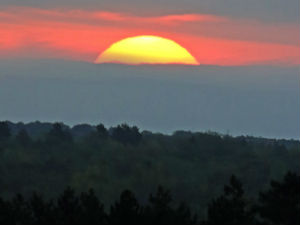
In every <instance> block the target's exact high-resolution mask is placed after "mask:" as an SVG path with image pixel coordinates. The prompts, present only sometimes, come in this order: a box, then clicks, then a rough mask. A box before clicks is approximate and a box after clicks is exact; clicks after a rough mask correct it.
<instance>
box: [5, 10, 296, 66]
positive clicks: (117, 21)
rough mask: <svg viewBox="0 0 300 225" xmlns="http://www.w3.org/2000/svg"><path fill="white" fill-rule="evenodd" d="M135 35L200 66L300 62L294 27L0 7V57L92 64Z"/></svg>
mask: <svg viewBox="0 0 300 225" xmlns="http://www.w3.org/2000/svg"><path fill="white" fill-rule="evenodd" d="M136 35H158V36H162V37H165V38H169V39H172V40H174V41H176V42H178V43H179V44H180V45H182V46H183V47H185V48H186V49H187V50H188V51H189V52H190V53H191V54H192V55H193V56H194V57H195V58H196V59H197V60H198V62H199V63H200V64H214V65H250V64H272V65H273V64H276V65H278V64H279V65H292V66H293V65H299V64H300V46H299V44H300V37H299V35H300V31H299V27H298V25H297V24H291V23H280V24H278V23H277V24H274V23H267V22H262V21H253V20H252V21H250V20H239V21H236V20H234V19H232V18H225V17H219V16H215V15H206V14H181V15H161V16H153V17H151V16H148V17H141V16H135V15H128V14H123V13H115V12H104V11H83V10H58V9H51V10H50V9H48V10H45V9H43V10H42V9H36V8H24V7H13V8H12V7H10V8H5V9H2V10H1V9H0V58H8V57H10V58H13V57H29V58H32V57H33V58H35V57H39V58H41V57H44V58H62V59H67V60H82V61H88V62H93V61H94V60H95V58H97V56H98V55H99V53H101V52H102V51H104V50H105V49H106V48H107V47H108V46H109V45H110V44H112V43H114V42H116V41H118V40H120V39H123V38H126V37H129V36H136Z"/></svg>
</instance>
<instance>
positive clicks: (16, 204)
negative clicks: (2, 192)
mask: <svg viewBox="0 0 300 225" xmlns="http://www.w3.org/2000/svg"><path fill="white" fill-rule="evenodd" d="M10 210H11V211H10V213H11V215H13V220H14V221H13V224H30V223H31V221H32V214H31V211H30V207H29V205H28V202H27V201H26V200H25V199H24V197H23V196H22V195H21V194H17V195H16V196H15V197H14V198H13V199H12V202H11V209H10Z"/></svg>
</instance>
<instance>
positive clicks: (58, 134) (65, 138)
mask: <svg viewBox="0 0 300 225" xmlns="http://www.w3.org/2000/svg"><path fill="white" fill-rule="evenodd" d="M72 139H73V138H72V135H71V133H70V132H69V131H67V130H66V129H64V127H63V124H61V123H54V124H53V126H52V129H51V130H50V131H49V133H48V135H47V140H48V141H49V142H50V143H53V144H57V143H58V142H70V141H72Z"/></svg>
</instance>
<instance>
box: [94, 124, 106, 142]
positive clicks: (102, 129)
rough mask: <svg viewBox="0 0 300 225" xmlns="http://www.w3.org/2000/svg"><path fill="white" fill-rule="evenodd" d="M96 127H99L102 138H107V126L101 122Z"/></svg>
mask: <svg viewBox="0 0 300 225" xmlns="http://www.w3.org/2000/svg"><path fill="white" fill-rule="evenodd" d="M96 129H97V134H98V136H99V137H100V138H103V139H105V138H107V137H108V131H107V129H106V128H105V126H104V125H103V124H102V123H100V124H99V125H97V126H96Z"/></svg>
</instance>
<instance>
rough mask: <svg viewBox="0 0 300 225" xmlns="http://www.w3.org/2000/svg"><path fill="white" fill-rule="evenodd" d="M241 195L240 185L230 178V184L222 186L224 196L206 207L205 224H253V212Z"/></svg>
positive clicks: (242, 192)
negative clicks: (206, 216)
mask: <svg viewBox="0 0 300 225" xmlns="http://www.w3.org/2000/svg"><path fill="white" fill-rule="evenodd" d="M243 195H244V191H243V187H242V183H241V182H240V181H239V180H238V179H237V178H236V177H235V176H231V178H230V184H229V185H225V186H224V194H223V195H221V196H220V197H218V198H217V199H214V200H213V201H212V203H210V204H209V205H208V219H207V224H212V225H215V224H218V225H223V224H224V225H225V224H226V225H235V224H236V225H240V224H244V225H246V224H254V213H253V210H252V209H251V208H250V206H249V204H248V201H247V200H246V199H245V198H244V196H243Z"/></svg>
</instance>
